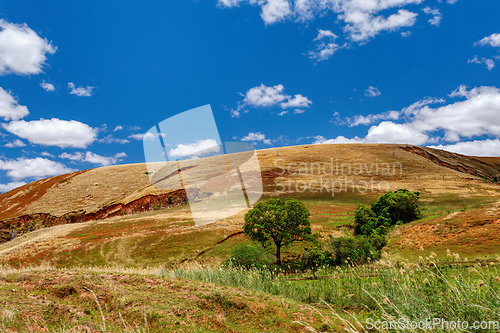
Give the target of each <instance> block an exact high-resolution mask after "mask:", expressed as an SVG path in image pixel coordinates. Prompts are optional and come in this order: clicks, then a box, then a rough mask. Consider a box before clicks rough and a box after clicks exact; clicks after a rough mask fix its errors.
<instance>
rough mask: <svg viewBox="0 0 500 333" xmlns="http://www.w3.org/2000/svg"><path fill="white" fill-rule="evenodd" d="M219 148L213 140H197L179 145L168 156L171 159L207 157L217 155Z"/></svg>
mask: <svg viewBox="0 0 500 333" xmlns="http://www.w3.org/2000/svg"><path fill="white" fill-rule="evenodd" d="M219 151H220V147H219V145H218V143H217V141H215V140H214V139H205V140H199V141H197V142H195V143H190V144H182V143H181V144H179V145H177V147H176V148H172V149H170V151H169V152H168V155H169V156H171V157H174V158H176V157H186V156H194V155H207V154H211V153H217V152H219Z"/></svg>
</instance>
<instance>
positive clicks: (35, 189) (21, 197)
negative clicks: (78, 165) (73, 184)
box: [0, 170, 88, 221]
mask: <svg viewBox="0 0 500 333" xmlns="http://www.w3.org/2000/svg"><path fill="white" fill-rule="evenodd" d="M87 171H88V170H84V171H77V172H72V173H68V174H65V175H60V176H56V177H51V178H46V179H40V180H37V181H35V182H32V183H29V184H26V185H23V186H21V187H18V188H16V189H14V190H12V191H10V192H7V193H2V194H0V221H1V220H4V219H6V218H9V217H12V216H16V215H18V214H19V212H22V211H23V210H24V209H25V208H26V206H28V205H29V204H30V203H31V202H34V201H37V200H38V199H40V198H41V197H42V196H43V195H44V194H45V193H46V192H47V190H48V189H49V188H52V187H54V186H57V185H58V184H59V183H61V182H63V181H64V182H65V181H70V180H71V178H73V177H75V176H78V175H80V174H82V173H85V172H87Z"/></svg>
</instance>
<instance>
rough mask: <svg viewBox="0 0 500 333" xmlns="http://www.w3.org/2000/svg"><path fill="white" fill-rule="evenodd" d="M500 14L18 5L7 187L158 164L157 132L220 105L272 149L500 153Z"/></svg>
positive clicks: (3, 156)
mask: <svg viewBox="0 0 500 333" xmlns="http://www.w3.org/2000/svg"><path fill="white" fill-rule="evenodd" d="M498 13H500V2H498V1H495V0H484V1H481V2H478V1H472V0H447V1H446V0H442V1H438V0H390V1H389V0H323V1H319V0H199V1H191V0H181V1H154V2H146V3H144V2H142V3H139V2H137V1H120V2H117V1H72V2H68V1H51V2H39V1H16V0H13V1H9V2H8V3H4V4H2V8H1V9H0V19H1V21H0V29H1V31H0V88H1V89H0V192H2V191H7V190H9V189H11V188H13V187H16V186H19V185H22V184H24V183H26V182H30V181H33V180H35V179H38V178H42V177H47V176H51V175H55V174H60V173H64V172H69V171H72V170H82V169H88V168H94V167H98V166H102V165H112V164H123V163H140V162H144V153H143V145H142V138H143V135H144V133H146V131H148V130H149V129H150V128H151V127H152V126H154V125H155V124H157V123H159V122H161V121H163V120H164V119H166V118H169V117H171V116H174V115H176V114H178V113H180V112H183V111H186V110H190V109H193V108H196V107H199V106H203V105H207V104H210V105H211V107H212V110H213V114H214V117H215V120H216V123H217V126H218V130H219V134H220V139H221V140H222V141H223V142H224V141H241V140H243V141H247V142H251V143H253V144H254V145H255V146H256V147H257V148H258V149H261V148H266V147H274V146H284V145H297V144H313V143H316V144H321V143H348V142H366V143H375V142H391V143H409V144H418V145H423V146H433V147H439V148H442V149H447V150H450V151H455V152H459V153H464V154H470V155H485V156H488V155H489V156H499V155H500V139H499V136H500V116H499V115H500V77H499V73H500V72H499V68H500V24H499V23H498ZM186 131H189V128H186ZM185 144H186V145H189V144H196V142H186V143H185Z"/></svg>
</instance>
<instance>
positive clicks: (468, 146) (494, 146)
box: [430, 139, 500, 156]
mask: <svg viewBox="0 0 500 333" xmlns="http://www.w3.org/2000/svg"><path fill="white" fill-rule="evenodd" d="M430 147H431V148H436V149H443V150H447V151H450V152H452V153H458V154H463V155H470V156H499V155H500V140H499V139H495V140H476V141H465V142H458V143H455V144H452V145H438V146H430Z"/></svg>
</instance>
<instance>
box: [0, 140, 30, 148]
mask: <svg viewBox="0 0 500 333" xmlns="http://www.w3.org/2000/svg"><path fill="white" fill-rule="evenodd" d="M25 146H26V144H25V143H24V142H22V141H21V140H19V139H16V140H14V141H12V142H9V143H7V144H6V145H5V147H8V148H15V147H25Z"/></svg>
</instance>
